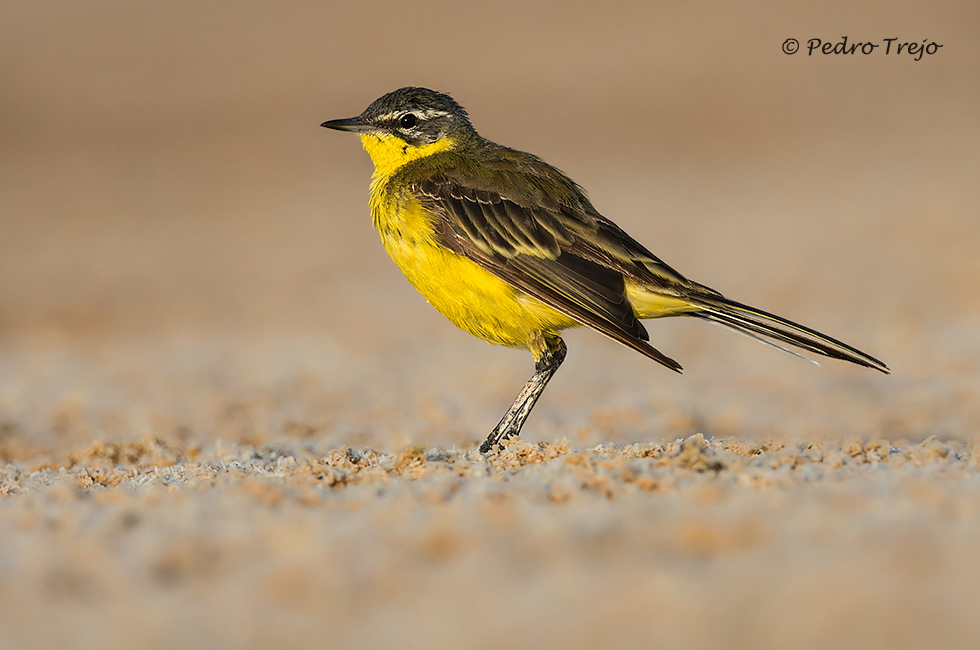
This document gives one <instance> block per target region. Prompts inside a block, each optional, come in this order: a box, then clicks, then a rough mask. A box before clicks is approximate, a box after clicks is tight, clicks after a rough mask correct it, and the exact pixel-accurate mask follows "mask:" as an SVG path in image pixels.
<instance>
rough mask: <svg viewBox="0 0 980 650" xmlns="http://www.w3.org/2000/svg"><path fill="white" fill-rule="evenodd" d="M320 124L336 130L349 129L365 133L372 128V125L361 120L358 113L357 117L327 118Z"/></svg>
mask: <svg viewBox="0 0 980 650" xmlns="http://www.w3.org/2000/svg"><path fill="white" fill-rule="evenodd" d="M320 126H325V127H327V128H328V129H336V130H338V131H351V132H353V133H367V132H369V131H373V130H374V127H373V126H371V125H370V124H368V123H367V122H365V121H364V120H362V119H361V116H360V115H358V116H357V117H348V118H347V119H343V120H329V121H327V122H324V123H323V124H321V125H320Z"/></svg>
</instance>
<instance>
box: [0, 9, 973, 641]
mask: <svg viewBox="0 0 980 650" xmlns="http://www.w3.org/2000/svg"><path fill="white" fill-rule="evenodd" d="M811 5H812V3H809V4H808V3H790V4H786V3H785V2H779V3H777V2H758V3H754V4H752V5H745V6H739V7H735V6H729V5H727V4H723V3H719V4H717V5H709V4H694V3H688V4H684V5H677V6H672V5H671V6H668V5H664V4H663V3H657V4H653V3H646V2H635V3H624V4H622V5H618V6H615V7H596V6H595V5H594V3H586V2H572V3H567V2H566V3H561V4H560V5H559V4H550V3H531V4H528V3H518V2H514V3H501V4H496V5H494V4H490V3H483V4H480V5H478V6H474V7H470V8H465V9H464V8H462V7H461V6H460V5H459V3H450V2H448V0H447V1H446V2H434V1H427V2H422V3H421V4H419V3H416V4H415V5H411V6H406V5H404V4H397V3H391V2H380V1H379V2H368V3H359V4H354V3H350V4H349V5H344V6H331V5H328V4H326V3H314V2H297V3H286V4H283V3H277V4H276V5H272V4H267V3H263V2H259V1H257V0H244V1H241V2H235V3H231V2H223V1H215V2H210V3H196V4H195V3H190V4H188V3H179V2H170V1H167V2H158V3H150V4H146V3H144V4H130V5H125V4H119V3H112V2H107V1H101V0H86V1H85V2H77V1H72V2H69V1H67V0H64V1H62V0H54V1H51V2H45V3H32V2H18V1H14V2H10V3H7V4H5V6H4V9H3V10H2V12H3V15H2V20H0V82H2V86H3V88H4V92H3V93H2V95H0V124H2V129H0V137H2V141H0V145H2V146H0V648H8V647H9V648H26V647H86V648H100V649H107V648H124V647H125V648H131V647H145V648H172V647H178V646H180V647H201V648H204V647H207V648H214V647H279V646H298V645H304V646H312V647H330V648H333V647H379V646H382V645H386V646H393V647H409V648H414V647H419V648H421V647H427V648H428V647H476V648H483V647H486V648H490V647H494V648H499V647H501V646H502V645H503V646H505V647H556V646H562V647H569V648H574V647H597V646H602V647H653V646H659V647H671V648H676V647H692V648H699V647H725V648H781V649H782V648H803V649H808V648H827V647H854V648H889V649H894V648H905V647H908V648H921V647H936V648H974V647H976V646H977V639H980V623H978V620H980V619H978V617H977V616H976V614H975V610H976V603H977V602H978V601H980V587H978V585H980V554H978V553H977V549H978V548H980V447H978V444H980V336H977V332H978V331H980V291H978V288H980V287H978V278H980V255H978V254H977V251H978V250H980V225H978V224H980V220H978V214H977V206H978V205H980V186H978V184H977V178H980V157H978V156H977V151H980V119H978V117H977V110H976V107H977V106H978V105H980V86H978V85H977V84H976V82H975V80H976V79H977V78H978V77H980V41H978V40H977V39H976V26H977V25H980V9H978V5H977V4H976V3H975V2H953V1H949V2H943V3H940V4H938V5H936V4H933V5H930V6H929V7H928V8H926V7H924V6H923V7H920V6H918V5H916V4H913V3H899V4H897V5H896V4H895V3H884V2H872V3H868V4H865V5H860V7H855V6H853V5H852V4H851V3H845V2H832V3H830V4H827V3H822V4H820V5H819V6H811ZM420 34H425V35H427V36H428V38H425V39H421V38H418V35H420ZM842 35H848V37H849V39H850V41H851V42H855V41H862V40H870V39H874V40H877V41H881V39H884V38H887V37H892V36H895V37H899V38H901V39H905V40H908V41H915V42H921V41H922V40H923V39H928V40H935V41H938V42H941V43H943V48H942V49H941V50H939V53H938V54H935V55H932V56H928V57H924V58H923V59H922V60H920V61H914V60H913V59H911V58H908V57H906V58H902V57H899V56H898V55H896V54H892V55H885V54H883V53H882V52H881V51H880V50H879V51H877V52H876V53H875V54H873V55H869V56H863V55H859V56H846V55H837V56H834V55H829V56H822V57H821V56H812V57H808V56H807V55H806V53H805V52H798V53H797V54H795V55H786V54H784V53H783V52H782V51H781V49H780V48H781V45H782V43H783V42H784V41H785V40H786V39H787V38H789V37H795V38H797V39H799V40H800V41H801V42H802V43H803V44H804V48H805V43H806V41H807V39H809V38H812V37H821V38H824V39H829V40H836V39H839V38H840V37H841V36H842ZM406 84H420V85H428V86H431V87H434V88H437V89H440V90H445V91H451V92H452V93H453V94H454V96H455V97H456V98H457V99H459V100H460V102H461V103H463V104H464V105H465V106H466V107H467V108H468V109H469V110H470V114H471V116H472V118H473V120H474V123H475V124H476V126H477V127H478V128H479V129H480V130H481V132H483V133H484V134H485V135H487V136H488V137H491V138H493V139H495V140H498V141H500V142H502V143H504V144H508V145H511V146H516V147H519V148H523V149H527V150H529V151H532V152H534V153H537V154H539V155H541V156H542V157H544V158H545V159H546V160H548V161H550V162H553V163H554V164H556V165H558V166H559V167H561V168H563V169H564V170H565V171H566V172H568V173H569V174H570V175H571V176H572V177H573V178H575V179H576V180H577V181H578V182H580V183H581V184H582V185H584V186H585V187H586V188H588V190H589V191H590V195H591V197H592V199H593V202H594V203H595V205H596V207H597V208H598V209H599V210H600V211H601V212H603V213H604V214H606V215H607V216H609V217H610V218H612V219H614V220H615V221H616V222H617V223H619V224H620V225H621V226H623V227H624V228H625V229H626V230H628V231H629V232H630V233H631V234H633V235H634V236H635V237H636V238H637V239H638V240H640V241H641V242H643V243H645V244H646V245H648V246H649V247H650V248H651V249H652V250H653V251H654V252H655V253H657V254H659V255H660V256H662V257H663V258H664V259H665V261H667V262H668V263H670V264H671V265H672V266H675V267H676V268H678V269H679V270H680V271H682V272H683V273H685V274H686V275H688V276H689V277H691V278H693V279H695V280H698V281H701V282H704V283H706V284H708V285H711V286H713V287H715V288H717V289H719V290H721V291H722V292H724V293H725V294H727V295H730V296H731V297H733V298H735V299H738V300H741V301H744V302H747V303H750V304H753V305H756V306H758V307H761V308H763V309H767V310H770V311H773V312H776V313H779V314H782V315H785V316H787V317H790V318H793V319H795V320H799V321H801V322H803V323H806V324H808V325H811V326H813V327H816V328H817V329H820V330H823V331H826V332H828V333H830V334H832V335H834V336H837V337H839V338H841V339H843V340H845V341H847V342H848V343H851V344H853V345H855V346H857V347H859V348H861V349H863V350H866V351H868V352H869V353H871V354H873V355H874V356H876V357H879V358H881V359H883V360H884V361H885V362H886V363H888V365H889V366H890V367H891V369H892V370H893V374H892V375H890V376H883V375H879V374H877V373H873V372H871V371H868V370H865V369H860V368H853V367H849V366H845V364H842V363H837V362H833V361H827V362H825V363H823V365H822V367H820V368H816V367H813V366H811V365H809V364H806V363H803V362H801V361H799V360H797V359H793V358H792V357H789V356H788V355H782V354H780V353H778V352H775V351H773V350H770V349H767V348H764V347H762V346H759V345H758V344H755V343H753V342H751V341H749V340H747V339H745V338H743V337H739V336H735V335H733V334H731V333H728V332H725V331H723V330H722V329H721V328H717V327H709V326H707V325H706V324H704V323H699V322H691V321H684V320H680V319H675V320H673V321H664V322H656V323H648V329H649V330H650V333H651V337H652V339H653V341H654V343H655V345H656V346H657V347H658V348H659V349H661V350H663V351H664V352H665V353H667V354H668V355H670V356H672V357H674V358H676V359H678V361H680V362H681V363H682V364H683V365H684V367H685V373H684V375H682V376H676V375H674V374H673V373H670V372H667V371H665V370H664V369H662V368H660V367H658V366H656V364H654V363H652V362H650V361H649V360H647V359H645V358H642V357H640V355H636V354H635V353H632V352H630V351H629V350H627V349H625V348H622V347H621V346H619V345H617V344H615V343H613V342H610V341H607V340H604V339H603V338H602V337H601V336H599V335H597V334H594V333H591V332H587V331H573V332H570V333H569V334H568V336H567V337H566V341H567V343H568V347H569V355H568V358H567V360H566V362H565V364H564V365H563V366H562V369H561V371H560V372H559V373H558V374H557V375H556V377H555V379H554V380H553V382H552V384H551V385H550V386H549V388H548V390H547V391H546V393H545V395H544V397H543V398H542V400H541V402H540V403H539V405H538V406H537V408H536V410H535V412H534V413H533V414H532V416H531V419H530V420H529V421H528V424H527V426H526V428H525V432H524V436H523V439H522V440H520V441H516V442H515V443H514V444H512V445H510V446H508V448H507V449H506V450H505V451H504V452H502V453H500V454H498V455H493V456H490V457H486V458H484V457H481V456H480V455H479V454H477V453H476V451H475V450H476V446H477V445H478V444H479V442H480V441H481V440H482V439H483V437H485V435H486V432H487V431H488V430H489V428H490V427H492V425H493V424H494V423H495V422H496V421H497V419H498V418H499V417H500V415H501V414H502V412H503V411H504V409H505V408H506V407H507V405H508V404H509V403H510V401H511V400H512V399H513V397H514V395H515V394H516V392H517V391H518V390H519V388H520V387H521V386H522V385H523V382H524V381H525V380H526V379H527V377H528V376H529V374H530V373H531V361H530V358H529V356H528V355H527V354H526V353H522V352H518V351H510V350H504V349H500V348H494V347H492V346H489V345H486V344H484V343H482V342H480V341H477V340H475V339H472V338H471V337H469V336H468V335H466V334H464V333H461V332H458V331H457V330H455V329H454V328H453V327H452V326H451V325H449V324H448V323H446V322H445V321H444V319H442V317H441V316H439V315H438V314H436V313H435V312H434V311H433V310H432V309H431V308H430V307H429V306H428V305H426V304H425V301H424V300H422V299H421V298H420V297H419V296H418V295H417V294H415V293H414V291H413V290H412V289H411V287H410V286H408V285H407V283H406V282H405V281H404V279H403V278H402V277H401V275H400V274H399V272H398V271H397V269H395V268H394V267H393V265H392V264H391V263H390V261H389V260H387V258H386V257H385V255H384V252H383V250H382V249H381V247H380V245H379V243H378V241H377V236H376V234H375V233H374V232H373V231H372V230H371V228H370V224H369V219H368V215H367V208H366V194H367V184H368V179H369V176H370V164H369V162H368V160H367V157H366V156H365V155H364V153H363V151H361V150H360V147H359V146H358V143H357V141H356V139H354V138H351V137H349V136H346V135H345V134H340V133H334V132H327V131H326V130H324V129H320V128H319V126H318V125H319V124H320V123H321V122H322V121H324V120H326V119H330V118H336V117H348V116H351V115H354V114H356V113H358V112H359V111H360V110H361V109H362V108H363V107H364V106H365V105H366V104H367V103H368V102H370V101H371V100H373V99H374V98H375V97H377V96H378V95H380V94H382V93H384V92H386V91H389V90H392V89H394V88H396V87H398V86H402V85H406Z"/></svg>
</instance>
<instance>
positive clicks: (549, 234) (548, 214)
mask: <svg viewBox="0 0 980 650" xmlns="http://www.w3.org/2000/svg"><path fill="white" fill-rule="evenodd" d="M412 189H413V191H414V193H415V194H416V196H417V197H418V198H419V199H420V200H422V201H423V202H424V203H425V204H426V205H427V206H428V207H429V209H430V210H431V211H432V212H433V213H434V214H436V215H438V216H439V217H440V218H441V219H440V221H439V223H437V224H435V225H436V228H435V230H436V236H437V237H439V240H440V243H441V244H442V245H444V246H446V247H447V248H449V249H450V250H453V251H454V252H456V253H458V254H460V255H463V256H465V257H467V258H469V259H471V260H473V261H474V262H476V263H477V264H479V265H480V266H482V267H483V268H485V269H486V270H488V271H489V272H491V273H493V274H494V275H496V276H497V277H499V278H501V279H502V280H504V281H505V282H507V283H509V284H511V285H512V286H514V287H516V288H518V289H520V290H522V291H524V292H525V293H528V294H529V295H531V296H534V297H535V298H537V299H538V300H541V301H542V302H544V303H545V304H547V305H549V306H550V307H552V308H553V309H556V310H557V311H560V312H562V313H564V314H566V315H568V316H569V317H571V318H574V319H575V320H577V321H579V322H581V323H582V324H584V325H588V326H590V327H592V328H594V329H596V330H598V331H600V332H602V333H603V334H606V335H607V336H609V337H611V338H613V339H615V340H617V341H620V342H621V343H624V344H626V345H628V346H629V347H631V348H633V349H635V350H637V351H639V352H641V353H643V354H645V355H646V356H648V357H650V358H652V359H655V360H656V361H659V362H660V363H662V364H664V365H665V366H667V367H668V368H671V369H673V370H679V369H680V365H679V364H678V363H677V362H676V361H674V360H673V359H670V358H668V357H666V356H664V355H663V354H661V353H660V352H659V351H657V350H656V349H654V348H653V347H651V346H650V345H649V344H648V343H647V342H646V341H647V339H648V335H647V332H646V329H645V328H644V327H643V324H642V323H641V322H640V320H639V319H638V318H637V317H636V314H635V313H634V312H633V307H632V305H630V303H629V301H628V300H627V299H626V286H625V278H624V273H623V270H622V268H618V267H621V266H623V263H622V262H621V263H619V264H613V265H610V264H608V263H605V261H606V259H607V258H609V255H607V254H604V253H603V252H601V251H598V250H593V249H594V248H595V247H594V245H593V244H592V243H591V241H592V239H593V238H594V236H595V234H596V232H597V231H598V227H599V221H598V220H597V219H596V218H595V217H594V216H592V215H590V214H586V213H585V212H584V211H577V210H574V209H571V208H568V207H563V206H560V205H559V204H558V203H556V202H554V201H551V202H547V201H541V202H539V204H537V205H526V204H522V203H523V202H519V201H516V200H512V199H511V198H509V197H504V196H501V195H500V194H498V193H493V192H491V191H489V190H485V189H475V188H472V187H467V186H465V185H462V184H460V183H456V182H453V181H451V180H449V179H442V180H439V179H431V178H430V179H427V180H424V181H420V182H418V183H415V184H413V185H412ZM549 203H550V204H551V205H553V206H554V207H553V208H552V209H549V208H546V207H543V205H542V204H549Z"/></svg>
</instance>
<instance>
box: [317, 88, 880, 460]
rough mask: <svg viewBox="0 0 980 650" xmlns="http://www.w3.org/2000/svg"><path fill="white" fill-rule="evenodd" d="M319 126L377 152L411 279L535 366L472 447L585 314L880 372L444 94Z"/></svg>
mask: <svg viewBox="0 0 980 650" xmlns="http://www.w3.org/2000/svg"><path fill="white" fill-rule="evenodd" d="M322 126H325V127H327V128H331V129H337V130H339V131H352V132H354V133H358V134H359V135H360V136H361V142H362V143H363V145H364V148H365V149H366V150H367V152H368V154H369V155H370V156H371V160H372V162H373V163H374V176H373V177H372V180H371V196H370V208H371V217H372V219H373V221H374V226H375V228H377V229H378V231H379V232H380V233H381V241H382V243H383V244H384V247H385V249H386V250H387V251H388V254H389V255H390V256H391V259H393V260H394V261H395V264H397V265H398V267H399V268H401V270H402V272H403V273H404V274H405V277H407V278H408V281H409V282H411V283H412V284H413V285H414V286H415V288H416V289H418V291H419V292H420V293H421V294H422V295H423V296H425V298H426V299H427V300H428V301H429V303H430V304H431V305H432V306H433V307H435V308H436V309H437V310H438V311H439V312H441V313H442V314H443V315H444V316H445V317H446V318H448V319H449V320H450V321H452V323H453V324H455V325H456V326H457V327H459V328H461V329H463V330H465V331H467V332H469V333H470V334H472V335H474V336H476V337H478V338H481V339H483V340H485V341H489V342H490V343H495V344H497V345H506V346H509V347H514V348H527V349H529V350H530V351H531V354H532V355H533V356H534V368H535V372H534V375H533V376H532V377H531V379H530V380H529V381H528V382H527V384H526V385H525V386H524V389H523V390H522V391H521V392H520V394H519V395H518V396H517V399H516V400H514V403H513V404H512V405H511V407H510V408H509V409H508V410H507V412H506V413H505V414H504V417H503V418H502V419H501V420H500V422H499V424H497V426H496V427H495V428H494V430H493V431H492V432H491V433H490V435H489V436H488V437H487V439H486V441H485V442H484V443H483V444H482V445H481V446H480V451H481V452H484V453H485V452H487V451H490V450H491V449H493V448H494V447H495V446H496V445H497V444H498V443H499V441H500V440H501V439H503V438H507V437H510V436H517V435H518V434H519V433H520V430H521V427H522V426H523V424H524V421H525V420H526V419H527V416H528V414H529V413H530V412H531V409H532V408H533V407H534V403H535V402H536V401H537V399H538V397H539V396H540V395H541V392H542V391H543V390H544V387H545V385H547V383H548V381H549V380H550V379H551V377H552V375H554V373H555V371H556V370H557V369H558V366H559V365H560V364H561V362H562V360H563V359H564V358H565V344H564V342H562V339H561V336H560V335H559V332H560V331H561V330H563V329H565V328H568V327H576V326H579V325H588V326H589V327H591V328H593V329H595V330H598V331H599V332H602V333H603V334H605V335H606V336H609V337H610V338H613V339H615V340H617V341H619V342H620V343H623V344H624V345H627V346H629V347H631V348H633V349H634V350H636V351H638V352H641V353H643V354H645V355H646V356H648V357H650V358H651V359H654V360H655V361H659V362H660V363H662V364H663V365H665V366H666V367H668V368H670V369H671V370H675V371H680V369H681V366H680V364H678V363H677V362H676V361H674V360H673V359H671V358H669V357H667V356H665V355H663V354H662V353H660V352H659V351H658V350H656V349H654V348H653V347H652V346H651V345H650V344H649V343H647V340H648V339H649V336H648V335H647V331H646V329H645V328H644V327H643V324H642V323H640V320H641V319H645V318H660V317H664V316H697V317H699V318H704V319H706V320H709V321H713V322H716V323H721V324H723V325H726V326H728V327H730V328H732V329H735V330H738V331H739V332H742V333H743V334H747V335H748V336H750V337H752V338H756V339H758V340H760V341H763V342H764V343H769V344H770V345H773V346H775V347H777V348H780V349H783V350H784V351H786V352H789V350H785V348H782V347H780V346H779V345H776V344H775V343H772V342H771V341H767V340H764V339H762V338H760V337H767V338H768V339H774V340H775V341H778V342H781V343H789V344H792V345H795V346H798V347H800V348H802V349H804V350H807V351H809V352H813V353H817V354H821V355H825V356H828V357H833V358H835V359H843V360H845V361H850V362H852V363H856V364H858V365H861V366H867V367H869V368H874V369H875V370H880V371H881V372H884V373H887V372H888V368H887V367H886V366H885V364H883V363H882V362H881V361H878V360H877V359H875V358H874V357H871V356H869V355H867V354H865V353H864V352H861V351H860V350H857V349H855V348H852V347H851V346H849V345H846V344H844V343H842V342H840V341H838V340H836V339H833V338H831V337H829V336H826V335H824V334H821V333H819V332H817V331H815V330H812V329H810V328H808V327H804V326H803V325H799V324H797V323H794V322H792V321H789V320H786V319H784V318H780V317H779V316H775V315H773V314H770V313H767V312H764V311H762V310H759V309H755V308H753V307H749V306H748V305H743V304H741V303H738V302H735V301H734V300H729V299H728V298H725V297H724V296H722V295H721V294H720V293H718V292H717V291H715V290H713V289H710V288H708V287H706V286H704V285H702V284H698V283H696V282H692V281H691V280H688V279H687V278H685V277H684V276H682V275H681V274H680V273H678V272H677V271H675V270H674V269H672V268H670V267H669V266H667V265H666V264H664V263H663V262H662V261H661V260H660V259H659V258H657V257H656V256H655V255H654V254H653V253H651V252H650V251H648V250H647V249H646V248H644V247H643V246H642V245H641V244H639V243H638V242H637V241H636V240H634V239H633V238H632V237H630V236H629V235H628V234H626V233H625V232H624V231H623V230H622V229H621V228H620V227H619V226H617V225H616V224H614V223H613V222H612V221H610V220H609V219H606V218H605V217H603V216H602V215H601V214H599V213H598V212H597V211H596V209H595V208H593V207H592V204H591V203H590V202H589V199H588V198H587V197H586V195H585V191H584V190H583V189H582V188H581V187H579V186H578V185H576V184H575V183H574V182H573V181H572V180H571V179H569V178H568V177H567V176H565V175H564V174H563V173H562V172H560V171H559V170H557V169H555V168H554V167H552V166H551V165H549V164H547V163H546V162H544V161H543V160H541V159H540V158H537V157H536V156H533V155H531V154H528V153H524V152H522V151H516V150H514V149H509V148H507V147H503V146H501V145H499V144H496V143H493V142H491V141H489V140H487V139H486V138H483V137H481V136H480V135H479V134H478V133H477V132H476V130H475V129H474V128H473V125H472V124H470V120H469V117H468V115H467V113H466V110H465V109H463V107H462V106H460V105H459V104H457V103H456V102H455V101H454V100H453V99H452V98H451V97H450V96H449V95H445V94H443V93H437V92H435V91H432V90H428V89H425V88H402V89H400V90H396V91H394V92H392V93H389V94H387V95H385V96H383V97H381V98H380V99H377V100H376V101H374V102H373V103H372V104H371V105H370V106H368V107H367V109H365V111H364V112H363V113H361V114H360V115H358V116H357V117H353V118H349V119H342V120H331V121H329V122H324V123H323V125H322ZM790 354H795V353H792V352H790ZM797 356H798V355H797Z"/></svg>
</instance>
